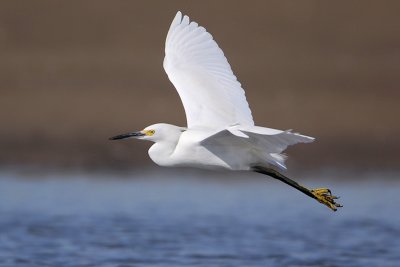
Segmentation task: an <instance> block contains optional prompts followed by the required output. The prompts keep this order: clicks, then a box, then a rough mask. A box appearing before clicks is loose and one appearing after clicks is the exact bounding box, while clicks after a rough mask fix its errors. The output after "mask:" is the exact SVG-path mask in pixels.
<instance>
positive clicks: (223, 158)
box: [116, 12, 314, 170]
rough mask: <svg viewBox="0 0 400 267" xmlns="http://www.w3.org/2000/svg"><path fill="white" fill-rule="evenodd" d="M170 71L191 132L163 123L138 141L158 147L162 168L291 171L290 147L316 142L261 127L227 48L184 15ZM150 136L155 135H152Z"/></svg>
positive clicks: (172, 40) (178, 21) (169, 54)
mask: <svg viewBox="0 0 400 267" xmlns="http://www.w3.org/2000/svg"><path fill="white" fill-rule="evenodd" d="M164 69H165V71H166V73H167V75H168V78H169V79H170V80H171V82H172V83H173V85H174V86H175V88H176V90H177V91H178V93H179V96H180V98H181V100H182V103H183V106H184V108H185V113H186V119H187V127H185V128H183V127H178V126H174V125H170V124H165V123H159V124H154V125H151V126H149V127H147V128H146V129H144V130H143V131H142V133H144V134H142V135H140V134H139V135H136V136H135V137H137V138H141V139H146V140H151V141H153V142H155V144H154V145H153V146H152V147H151V148H150V150H149V155H150V157H151V159H152V160H153V161H154V162H155V163H157V164H158V165H161V166H186V167H199V168H211V169H214V168H225V169H230V170H250V169H251V168H252V167H253V166H256V165H257V166H270V165H274V166H277V167H279V168H286V167H285V164H284V161H285V158H286V156H284V155H283V154H282V152H283V151H284V150H285V149H286V148H287V146H289V145H293V144H296V143H307V142H312V141H313V140H314V138H312V137H309V136H305V135H300V134H297V133H292V132H291V131H281V130H276V129H270V128H264V127H259V126H255V125H254V121H253V117H252V115H251V111H250V108H249V104H248V103H247V100H246V97H245V93H244V90H243V88H242V87H241V84H240V83H239V82H238V80H237V78H236V76H235V75H234V74H233V72H232V69H231V67H230V65H229V63H228V60H227V59H226V57H225V56H224V53H223V52H222V50H221V48H219V46H218V45H217V43H216V42H215V40H214V39H213V37H212V36H211V34H210V33H208V32H207V31H206V29H205V28H203V27H201V26H199V25H198V24H197V23H196V22H193V21H192V22H190V20H189V17H188V16H182V13H181V12H178V13H177V14H176V16H175V18H174V19H173V21H172V24H171V26H170V28H169V31H168V34H167V39H166V42H165V58H164ZM149 131H152V132H153V134H151V135H148V134H147V135H146V133H148V132H149ZM131 136H132V135H129V134H127V135H121V136H118V137H119V138H116V139H121V138H123V137H131Z"/></svg>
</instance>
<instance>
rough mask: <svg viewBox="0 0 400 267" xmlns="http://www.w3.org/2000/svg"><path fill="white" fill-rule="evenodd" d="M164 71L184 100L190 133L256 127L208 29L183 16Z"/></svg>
mask: <svg viewBox="0 0 400 267" xmlns="http://www.w3.org/2000/svg"><path fill="white" fill-rule="evenodd" d="M164 69H165V71H166V73H167V74H168V77H169V79H170V80H171V82H172V83H173V84H174V86H175V88H176V90H177V91H178V93H179V96H180V97H181V100H182V103H183V106H184V109H185V113H186V119H187V124H188V128H189V129H191V128H192V129H193V128H208V129H221V130H222V129H224V128H226V127H228V126H231V125H234V124H241V125H249V126H252V125H254V122H253V117H252V115H251V111H250V108H249V104H248V103H247V101H246V97H245V93H244V90H243V89H242V87H241V84H240V83H239V82H238V81H237V79H236V76H235V75H234V74H233V72H232V69H231V67H230V65H229V63H228V60H227V59H226V57H225V56H224V53H223V52H222V50H221V49H220V48H219V47H218V45H217V43H216V42H215V41H214V40H213V37H212V36H211V34H209V33H208V32H207V31H206V29H204V28H203V27H201V26H198V24H197V23H196V22H190V21H189V17H188V16H183V17H182V13H181V12H178V13H177V14H176V16H175V18H174V20H173V21H172V24H171V27H170V29H169V31H168V35H167V40H166V44H165V58H164Z"/></svg>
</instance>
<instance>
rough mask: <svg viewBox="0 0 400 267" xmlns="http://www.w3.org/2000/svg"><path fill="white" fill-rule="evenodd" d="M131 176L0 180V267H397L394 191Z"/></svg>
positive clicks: (363, 185) (393, 185)
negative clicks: (319, 193)
mask: <svg viewBox="0 0 400 267" xmlns="http://www.w3.org/2000/svg"><path fill="white" fill-rule="evenodd" d="M207 175H211V174H207ZM132 176H134V179H127V178H126V177H125V178H121V177H118V176H116V175H101V177H100V178H99V177H93V175H91V176H87V175H64V176H60V175H48V176H47V177H45V178H40V179H39V178H38V177H30V178H27V179H23V178H20V177H15V175H14V174H7V173H4V174H3V175H0V266H7V267H13V266H30V267H35V266H38V267H39V266H40V267H43V266H57V267H62V266H74V267H79V266H96V267H109V266H110V267H111V266H120V267H123V266H177V267H179V266H218V267H221V266H227V267H228V266H246V267H251V266H272V267H273V266H282V267H283V266H285V267H286V266H316V267H317V266H318V267H323V266H329V267H334V266H354V267H368V266H393V267H397V266H400V215H399V203H400V197H399V188H400V187H399V186H400V183H399V182H396V181H389V182H387V181H382V179H381V178H378V177H376V179H375V178H374V177H372V179H370V180H368V181H365V182H343V181H342V182H336V183H334V182H332V181H326V180H324V181H317V180H315V181H312V180H311V181H310V180H307V181H304V183H305V184H306V185H314V186H317V187H318V186H323V185H327V184H328V185H329V186H330V187H331V188H332V189H333V190H334V191H335V192H337V193H338V194H340V195H341V196H342V198H341V203H343V204H344V208H342V209H341V210H339V211H338V212H336V213H334V212H332V211H330V210H329V209H327V208H325V207H324V206H322V205H320V204H318V203H317V202H315V201H314V200H312V199H310V198H308V197H306V196H304V195H302V194H301V193H298V192H297V191H295V190H293V189H292V188H290V187H288V186H286V185H284V184H282V183H279V182H277V181H274V180H272V179H271V180H265V179H260V178H258V177H255V176H251V177H243V176H245V175H240V177H239V176H238V175H236V176H235V177H234V178H233V179H211V178H210V177H207V178H204V177H200V176H204V173H196V172H194V173H185V172H184V173H181V172H177V173H171V172H168V173H165V174H163V173H161V174H160V173H155V172H146V173H142V174H133V175H132Z"/></svg>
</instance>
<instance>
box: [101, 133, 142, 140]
mask: <svg viewBox="0 0 400 267" xmlns="http://www.w3.org/2000/svg"><path fill="white" fill-rule="evenodd" d="M138 136H145V134H144V133H142V132H133V133H126V134H120V135H116V136H113V137H110V138H109V139H108V140H119V139H125V138H130V137H138Z"/></svg>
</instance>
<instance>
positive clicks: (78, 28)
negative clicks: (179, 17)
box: [0, 0, 400, 169]
mask: <svg viewBox="0 0 400 267" xmlns="http://www.w3.org/2000/svg"><path fill="white" fill-rule="evenodd" d="M178 10H181V11H182V12H183V13H185V14H188V15H189V16H190V17H191V19H194V20H195V21H197V22H199V23H200V24H201V25H202V26H205V27H206V28H207V30H208V31H210V32H211V33H212V34H213V36H214V37H215V39H216V40H217V42H218V43H219V45H220V46H221V48H222V49H223V50H224V52H225V54H226V56H227V57H228V60H229V62H230V63H231V65H232V68H233V70H234V72H235V74H236V75H237V76H238V78H239V80H240V81H241V83H242V85H243V87H244V88H245V90H246V95H247V99H248V101H249V103H250V106H251V108H252V111H253V116H254V119H255V121H256V123H257V124H258V125H262V126H267V127H271V128H279V129H294V130H295V131H298V132H301V133H304V134H307V135H311V136H315V137H316V138H317V141H316V142H315V143H313V144H309V145H298V146H296V147H292V148H290V149H289V151H288V154H289V155H290V156H291V157H290V159H289V167H297V168H300V167H304V168H346V169H348V168H352V169H357V168H367V169H398V168H399V159H400V156H399V148H400V139H399V137H398V136H399V134H400V125H399V115H400V107H399V103H398V101H399V97H400V91H399V85H400V78H399V71H400V65H399V62H400V30H399V29H400V16H399V10H400V2H398V1H393V2H387V1H373V2H372V1H371V2H370V1H339V2H337V1H196V2H195V1H111V0H110V1H103V0H102V1H11V0H10V1H1V2H0V125H1V130H0V164H1V165H2V166H3V167H6V166H38V167H45V168H48V167H65V168H84V169H90V168H98V167H102V168H135V167H137V166H139V164H140V165H143V164H149V163H150V159H148V156H147V153H146V150H147V148H148V147H149V146H150V143H146V142H140V141H135V140H129V141H127V142H110V141H108V140H107V138H108V137H109V136H113V135H115V134H119V133H124V132H127V131H132V130H140V129H142V128H144V127H145V126H147V125H149V124H153V123H157V122H169V123H173V124H177V125H182V126H184V125H185V123H186V120H185V116H184V111H183V107H182V105H181V102H180V99H179V97H178V95H177V93H176V92H175V90H174V88H173V86H172V84H171V83H170V82H169V80H168V79H167V76H166V75H165V73H164V70H163V68H162V61H163V57H164V50H163V49H164V41H165V37H166V34H167V30H168V28H169V24H170V23H171V20H172V19H173V17H174V15H175V13H176V12H177V11H178Z"/></svg>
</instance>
